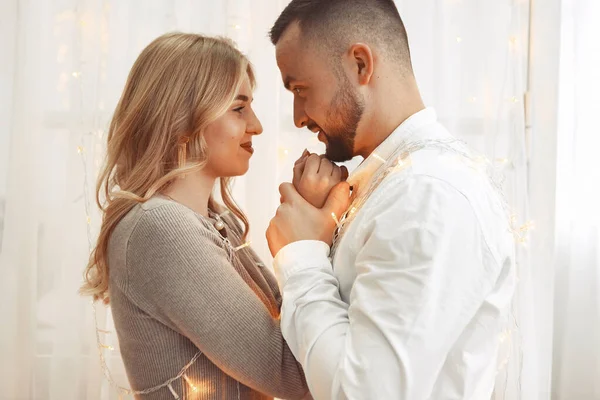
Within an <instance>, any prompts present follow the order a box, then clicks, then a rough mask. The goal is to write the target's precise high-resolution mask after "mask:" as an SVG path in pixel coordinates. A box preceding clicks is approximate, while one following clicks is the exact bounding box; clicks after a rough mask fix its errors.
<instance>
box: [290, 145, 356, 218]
mask: <svg viewBox="0 0 600 400" xmlns="http://www.w3.org/2000/svg"><path fill="white" fill-rule="evenodd" d="M347 178H348V169H347V168H346V167H344V166H342V167H338V166H337V165H335V164H334V163H332V162H331V161H329V160H328V159H327V158H325V156H324V155H321V156H319V155H317V154H311V153H309V152H308V150H304V153H302V156H301V157H300V158H299V159H298V160H297V161H296V163H295V164H294V178H293V181H292V183H293V184H294V187H295V188H296V190H297V191H298V193H299V194H300V195H301V196H302V197H304V199H305V200H306V201H308V202H309V203H310V204H312V205H313V206H315V207H317V208H322V207H323V205H324V204H325V200H327V196H329V193H330V192H331V189H333V187H334V186H335V185H337V184H338V183H340V182H342V181H345V180H346V179H347Z"/></svg>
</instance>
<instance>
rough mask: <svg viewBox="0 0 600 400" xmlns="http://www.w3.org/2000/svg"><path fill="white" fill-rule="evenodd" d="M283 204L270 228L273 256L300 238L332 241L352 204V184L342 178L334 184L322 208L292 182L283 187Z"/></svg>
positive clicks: (269, 237)
mask: <svg viewBox="0 0 600 400" xmlns="http://www.w3.org/2000/svg"><path fill="white" fill-rule="evenodd" d="M279 192H280V193H281V198H282V200H283V202H282V204H281V205H280V206H279V208H278V209H277V213H276V214H275V217H274V218H273V219H272V220H271V223H270V224H269V229H267V241H268V242H269V250H271V254H272V255H273V257H275V256H276V255H277V253H278V252H279V250H281V249H282V248H283V247H285V246H287V245H288V244H290V243H293V242H297V241H300V240H320V241H322V242H325V243H327V244H328V245H329V246H331V244H332V240H333V232H334V231H335V229H336V227H337V226H336V223H335V220H334V218H333V215H335V217H336V219H339V218H340V216H341V215H342V214H343V213H344V212H346V209H347V208H348V205H349V204H350V186H349V185H348V183H346V182H339V183H338V184H337V185H335V186H334V187H333V189H332V190H331V192H330V193H329V197H327V198H326V201H325V204H324V205H323V207H322V208H320V209H319V208H316V207H314V206H313V205H311V204H310V203H309V202H308V201H306V200H305V199H304V198H303V197H302V196H301V195H300V194H299V193H298V192H297V191H296V189H295V188H294V185H292V184H291V183H283V184H281V186H280V187H279Z"/></svg>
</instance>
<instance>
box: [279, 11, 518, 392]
mask: <svg viewBox="0 0 600 400" xmlns="http://www.w3.org/2000/svg"><path fill="white" fill-rule="evenodd" d="M271 39H272V42H273V43H274V44H275V46H276V56H277V63H278V66H279V68H280V71H281V75H282V78H283V82H284V84H285V87H286V88H287V89H289V90H291V91H292V92H293V93H294V120H295V124H296V125H297V126H298V127H307V128H308V129H310V130H311V131H312V132H315V133H317V132H318V137H319V139H320V140H321V141H322V142H324V143H325V144H326V148H327V150H326V156H327V158H328V159H330V160H332V161H336V162H340V161H346V160H348V159H350V158H352V157H354V156H357V155H360V156H362V157H364V158H365V160H364V161H363V163H362V164H361V165H360V166H359V167H358V168H357V169H356V170H355V171H354V172H353V173H352V174H351V176H350V177H349V178H348V183H345V182H343V183H340V184H338V185H337V186H335V187H334V188H333V189H332V190H331V192H330V194H329V197H328V198H327V200H326V201H325V202H324V205H323V207H322V208H321V209H318V208H315V207H314V206H312V205H311V203H312V204H316V203H315V201H314V197H317V196H318V193H319V190H320V188H321V187H324V186H319V182H324V181H326V180H327V175H329V171H330V170H326V172H325V173H322V172H320V168H319V166H320V165H325V164H319V162H318V157H317V156H308V157H304V158H302V159H301V160H300V161H299V162H298V163H297V166H296V170H295V178H294V184H295V185H292V184H284V185H282V186H281V188H280V191H281V195H282V205H281V206H280V208H279V209H278V212H277V215H276V216H275V218H274V219H273V220H272V221H271V224H270V226H269V229H268V231H267V238H268V240H269V245H270V248H271V251H272V253H273V255H274V256H275V269H276V273H277V276H278V279H279V282H280V285H281V287H282V291H283V298H284V301H283V308H282V317H281V326H282V331H283V334H284V336H285V338H286V340H287V342H288V343H289V346H290V348H291V349H292V352H293V353H294V355H295V356H296V357H297V358H298V360H299V361H300V362H301V363H302V365H303V367H304V370H305V374H306V376H307V381H308V383H309V387H310V389H311V392H312V395H313V397H314V398H315V399H317V400H321V399H369V400H371V399H375V400H380V399H381V400H388V399H409V400H421V399H476V400H479V399H489V398H490V397H491V394H492V391H493V389H494V380H495V379H494V378H495V375H496V371H497V364H498V363H497V361H498V360H497V359H498V348H499V343H500V337H501V334H502V330H503V327H504V324H505V322H506V319H507V314H508V310H509V305H510V303H511V298H512V294H513V291H514V287H515V282H516V279H515V274H514V272H515V266H514V239H513V236H512V234H511V231H510V227H509V223H508V218H507V217H506V213H505V211H504V208H503V202H502V201H501V198H500V197H501V196H499V194H498V193H497V191H496V190H495V189H494V185H492V184H491V183H490V181H489V179H488V178H487V176H486V174H485V173H483V169H482V168H481V165H480V162H479V161H478V160H477V159H474V158H473V157H470V155H469V154H470V153H469V152H468V150H467V149H465V148H464V146H463V145H462V144H461V143H458V142H457V141H456V140H455V139H453V137H452V136H451V135H450V134H449V133H448V132H447V131H446V130H445V129H444V128H443V127H442V126H441V125H440V124H439V123H438V122H437V121H436V116H435V112H434V111H433V110H432V109H426V108H425V107H424V105H423V101H422V100H421V96H420V94H419V90H418V87H417V84H416V80H415V77H414V75H413V71H412V66H411V59H410V52H409V47H408V39H407V35H406V31H405V28H404V25H403V23H402V20H401V18H400V16H399V14H398V11H397V9H396V7H395V5H394V3H393V1H392V0H293V1H292V2H291V3H290V4H289V5H288V6H287V8H286V9H285V10H284V11H283V12H282V14H281V16H280V17H279V19H278V20H277V22H276V23H275V25H274V26H273V28H272V30H271ZM309 170H310V171H309ZM324 170H325V168H324ZM330 181H331V180H330ZM350 185H351V188H352V199H351V201H352V204H351V205H350V208H349V210H348V212H347V213H345V214H344V215H343V216H342V214H343V213H344V211H346V210H345V209H346V206H347V205H348V195H349V187H350ZM325 186H326V185H325ZM325 195H326V193H325ZM303 197H304V198H309V197H312V198H313V201H310V203H309V201H306V200H305V199H304V198H303ZM334 229H335V234H334ZM332 234H334V236H335V239H334V240H333V241H332ZM331 244H333V248H330V245H331Z"/></svg>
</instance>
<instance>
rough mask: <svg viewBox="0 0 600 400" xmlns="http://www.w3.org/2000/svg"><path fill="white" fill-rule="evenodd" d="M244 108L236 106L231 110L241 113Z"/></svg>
mask: <svg viewBox="0 0 600 400" xmlns="http://www.w3.org/2000/svg"><path fill="white" fill-rule="evenodd" d="M244 108H246V107H238V108H234V109H233V111H235V112H238V113H240V114H241V112H242V110H243V109H244Z"/></svg>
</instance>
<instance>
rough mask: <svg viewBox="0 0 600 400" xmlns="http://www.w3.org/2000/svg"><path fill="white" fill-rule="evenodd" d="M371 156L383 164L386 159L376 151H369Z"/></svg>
mask: <svg viewBox="0 0 600 400" xmlns="http://www.w3.org/2000/svg"><path fill="white" fill-rule="evenodd" d="M371 156H372V157H373V158H374V159H376V160H377V161H379V162H381V163H382V164H385V163H386V162H387V160H386V159H385V158H383V157H381V156H380V155H379V154H377V153H371Z"/></svg>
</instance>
